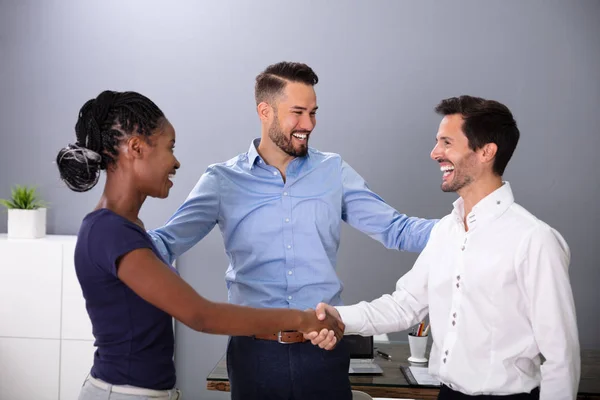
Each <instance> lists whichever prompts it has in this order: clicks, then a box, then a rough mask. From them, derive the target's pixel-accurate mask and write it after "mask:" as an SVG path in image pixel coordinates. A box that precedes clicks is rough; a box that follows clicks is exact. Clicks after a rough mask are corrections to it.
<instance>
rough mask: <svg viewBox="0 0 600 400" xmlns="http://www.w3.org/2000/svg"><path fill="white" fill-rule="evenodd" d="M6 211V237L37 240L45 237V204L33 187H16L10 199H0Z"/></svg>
mask: <svg viewBox="0 0 600 400" xmlns="http://www.w3.org/2000/svg"><path fill="white" fill-rule="evenodd" d="M0 204H2V205H3V206H4V207H6V208H7V209H8V237H9V238H14V239H16V238H18V239H37V238H42V237H44V236H46V203H45V202H43V201H42V200H41V199H40V198H39V196H38V193H37V189H36V188H35V187H28V186H22V185H16V186H14V187H13V188H12V190H11V198H10V199H0Z"/></svg>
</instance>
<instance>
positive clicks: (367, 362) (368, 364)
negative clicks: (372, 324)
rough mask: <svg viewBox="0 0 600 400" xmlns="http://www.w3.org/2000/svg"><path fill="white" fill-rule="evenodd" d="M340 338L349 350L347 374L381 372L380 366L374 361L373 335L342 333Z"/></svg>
mask: <svg viewBox="0 0 600 400" xmlns="http://www.w3.org/2000/svg"><path fill="white" fill-rule="evenodd" d="M342 340H343V341H344V342H346V345H347V346H348V349H349V350H350V368H349V369H348V373H349V374H351V375H371V374H383V370H382V369H381V367H380V366H379V365H377V364H376V363H375V349H374V346H373V336H360V335H344V338H343V339H342Z"/></svg>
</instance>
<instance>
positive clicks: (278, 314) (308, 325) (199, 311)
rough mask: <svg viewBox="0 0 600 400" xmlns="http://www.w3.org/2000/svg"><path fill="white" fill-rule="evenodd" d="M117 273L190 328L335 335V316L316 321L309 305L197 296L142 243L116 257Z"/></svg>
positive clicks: (338, 328) (339, 330) (339, 326)
mask: <svg viewBox="0 0 600 400" xmlns="http://www.w3.org/2000/svg"><path fill="white" fill-rule="evenodd" d="M117 268H118V269H117V276H118V277H119V279H120V280H121V281H122V282H123V283H125V284H126V285H127V286H128V287H129V288H131V290H133V291H134V292H135V293H136V294H137V295H138V296H140V297H141V298H143V299H144V300H146V301H147V302H149V303H150V304H152V305H154V306H155V307H157V308H160V309H161V310H163V311H165V312H166V313H168V314H170V315H171V316H173V317H174V318H175V319H177V320H179V321H181V322H182V323H184V324H185V325H187V326H189V327H190V328H191V329H194V330H196V331H200V332H205V333H213V334H223V335H232V336H243V335H248V336H249V335H257V334H265V333H266V334H268V333H276V332H279V331H300V332H304V333H308V332H313V331H317V332H318V331H321V330H322V329H328V330H330V331H333V333H334V334H335V336H336V337H337V338H338V340H339V339H341V337H342V336H343V334H344V325H343V323H342V322H341V321H339V320H337V319H335V318H333V317H328V318H327V319H325V320H323V321H319V319H318V318H317V316H316V314H315V312H314V311H311V310H308V311H300V310H291V309H258V308H251V307H244V306H237V305H233V304H226V303H215V302H212V301H209V300H207V299H205V298H204V297H202V296H200V295H199V294H198V293H197V292H196V291H195V290H194V289H193V288H192V287H191V286H190V285H189V284H187V283H186V282H185V281H184V280H183V279H182V278H181V277H179V276H178V275H177V274H176V273H174V272H173V271H171V270H170V269H169V268H168V267H167V266H166V265H165V264H164V263H163V262H162V261H161V260H159V259H158V257H156V255H155V254H154V253H153V252H152V251H151V250H150V249H147V248H139V249H136V250H133V251H131V252H129V253H127V254H125V255H124V256H123V257H121V258H120V259H119V261H118V262H117Z"/></svg>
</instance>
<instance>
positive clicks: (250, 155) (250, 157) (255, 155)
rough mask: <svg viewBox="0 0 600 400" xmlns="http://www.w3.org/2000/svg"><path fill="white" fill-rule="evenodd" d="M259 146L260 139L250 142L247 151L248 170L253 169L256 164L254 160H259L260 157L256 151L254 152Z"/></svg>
mask: <svg viewBox="0 0 600 400" xmlns="http://www.w3.org/2000/svg"><path fill="white" fill-rule="evenodd" d="M259 144H260V138H256V139H253V140H252V142H251V143H250V148H249V149H248V168H249V169H252V167H254V163H255V162H256V159H261V158H260V155H259V154H258V150H256V148H257V147H258V145H259Z"/></svg>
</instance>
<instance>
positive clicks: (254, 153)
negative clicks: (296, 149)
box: [247, 138, 310, 169]
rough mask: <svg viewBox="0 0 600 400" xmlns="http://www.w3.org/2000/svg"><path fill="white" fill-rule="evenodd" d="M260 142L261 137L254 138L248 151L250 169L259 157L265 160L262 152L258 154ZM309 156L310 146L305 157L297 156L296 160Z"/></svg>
mask: <svg viewBox="0 0 600 400" xmlns="http://www.w3.org/2000/svg"><path fill="white" fill-rule="evenodd" d="M259 144H260V138H256V139H253V140H252V142H251V143H250V147H249V148H248V153H247V155H248V168H249V169H252V168H253V167H254V163H256V160H257V159H258V160H261V161H262V162H264V160H263V159H262V157H261V156H260V154H258V150H257V148H258V145H259ZM309 156H310V148H309V150H308V152H307V153H306V156H305V157H296V159H295V160H294V161H296V160H297V159H299V158H309ZM292 162H293V161H292Z"/></svg>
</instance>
